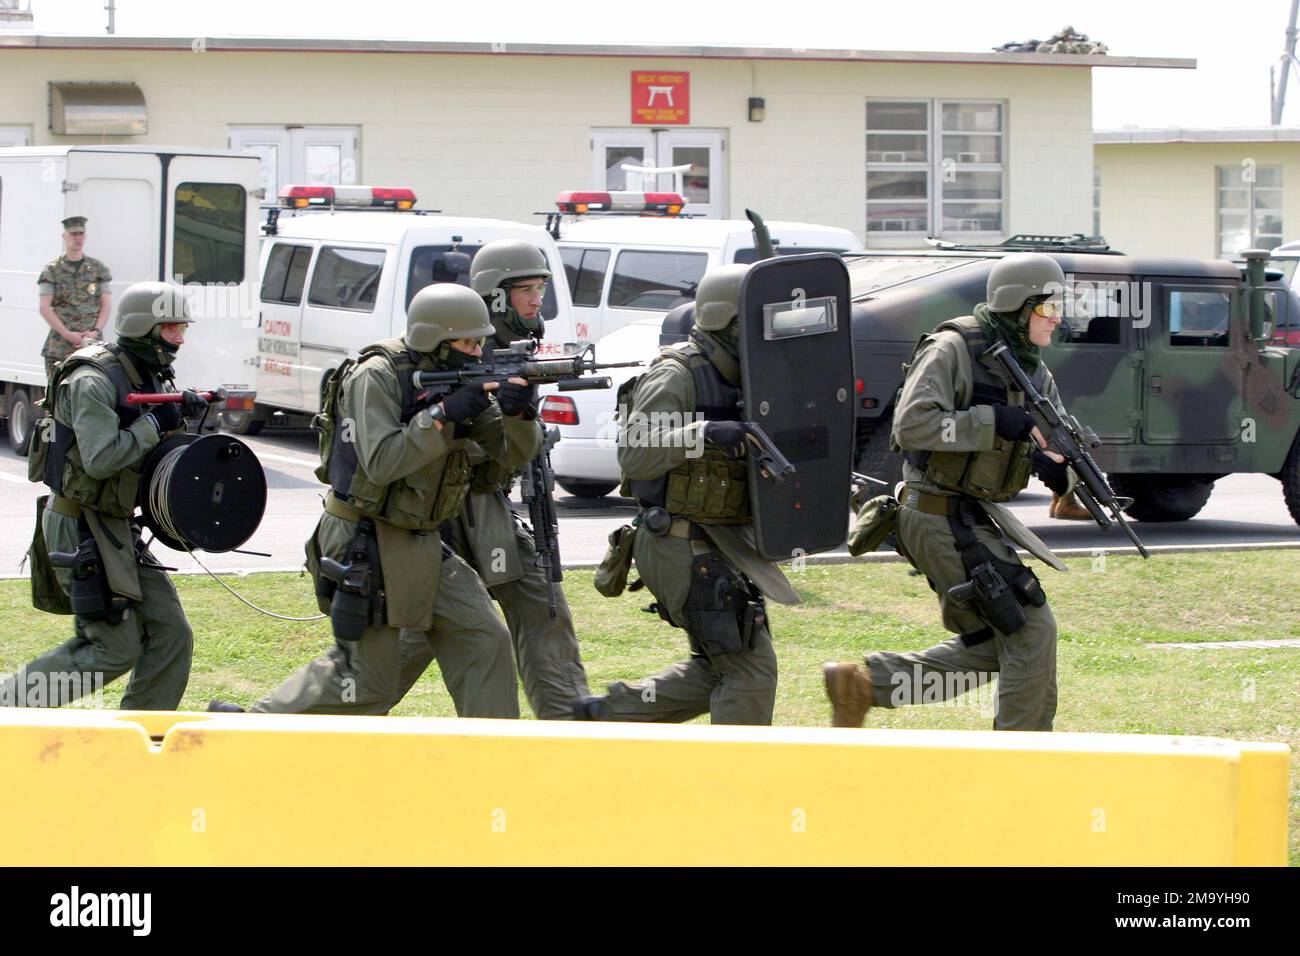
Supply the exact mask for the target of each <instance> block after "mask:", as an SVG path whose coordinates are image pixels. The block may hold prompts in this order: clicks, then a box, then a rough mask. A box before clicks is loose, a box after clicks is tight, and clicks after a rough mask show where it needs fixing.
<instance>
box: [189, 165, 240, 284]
mask: <svg viewBox="0 0 1300 956" xmlns="http://www.w3.org/2000/svg"><path fill="white" fill-rule="evenodd" d="M247 200H248V196H247V194H246V193H245V192H244V187H243V186H239V185H235V184H232V183H181V184H180V185H179V186H177V187H176V207H175V211H174V218H173V220H172V226H173V229H174V236H173V239H174V242H173V244H172V272H173V273H175V275H176V276H177V279H176V281H178V282H182V283H185V282H202V283H214V282H243V281H244V208H245V203H246V202H247Z"/></svg>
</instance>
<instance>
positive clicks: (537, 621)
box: [402, 239, 589, 720]
mask: <svg viewBox="0 0 1300 956" xmlns="http://www.w3.org/2000/svg"><path fill="white" fill-rule="evenodd" d="M550 278H551V270H550V269H548V268H547V266H546V256H545V255H544V254H543V253H542V251H541V250H540V249H538V248H537V246H535V245H533V244H532V243H530V242H526V241H524V240H522V239H496V240H493V241H492V242H489V243H487V244H486V245H484V246H483V248H482V249H480V250H479V251H478V254H477V255H475V256H474V262H473V266H472V269H471V272H470V285H471V287H472V288H473V290H474V291H475V292H476V293H477V294H479V295H480V296H482V297H483V299H484V301H485V302H486V304H487V306H488V311H489V312H490V314H491V316H492V327H493V329H494V334H493V338H492V340H491V341H492V347H495V348H508V347H509V346H510V344H511V343H512V342H519V341H523V340H528V339H531V340H533V341H539V342H540V341H541V339H542V338H543V336H544V335H545V334H546V323H545V320H544V319H543V318H542V314H541V309H542V300H543V295H544V292H545V288H546V280H548V279H550ZM536 416H537V410H536V407H535V401H534V402H530V403H529V406H528V408H527V409H526V410H525V412H524V417H525V418H529V419H535V418H536ZM475 459H477V460H475ZM471 463H472V464H473V466H474V480H473V485H472V486H471V489H470V492H469V495H468V497H467V499H466V503H465V509H464V511H462V512H461V513H460V514H459V515H457V516H456V517H454V518H452V519H451V520H450V521H448V522H447V523H446V524H445V525H444V526H443V533H444V536H445V539H446V540H447V542H448V543H449V544H450V545H451V546H452V548H453V549H454V550H455V552H456V553H457V554H458V555H460V556H461V557H462V558H464V559H465V561H466V562H468V563H469V566H470V567H472V568H473V569H474V570H475V571H476V572H478V575H479V577H481V578H482V579H483V582H484V583H485V584H486V585H487V588H488V591H489V593H491V595H492V597H493V598H494V599H495V600H496V602H497V603H498V604H500V605H501V610H502V612H503V613H504V614H505V618H506V624H507V625H508V626H509V628H510V637H511V640H512V641H513V643H514V649H515V663H516V666H517V667H518V669H519V677H520V679H521V680H522V681H523V684H524V695H525V696H526V697H527V698H528V705H529V707H531V708H532V711H533V713H534V714H535V715H536V716H537V717H538V718H539V719H541V720H569V719H571V718H572V716H573V701H574V699H575V698H578V697H585V696H586V695H587V694H588V693H589V691H588V688H587V672H586V671H585V670H584V669H583V666H582V657H581V654H580V653H579V651H578V638H577V635H576V634H575V633H574V629H573V615H572V614H571V613H570V611H569V602H568V601H567V600H566V599H565V597H564V591H563V589H562V588H560V587H559V586H558V585H557V586H556V587H555V608H556V614H555V617H554V618H552V617H551V612H550V594H551V591H550V582H549V580H548V573H547V570H546V568H544V567H542V566H541V565H540V564H538V561H537V547H536V544H535V543H534V541H533V535H532V533H531V532H530V531H529V530H528V529H527V528H526V527H524V526H523V524H522V522H520V521H519V519H518V518H517V517H516V516H515V514H514V512H513V511H512V510H511V508H510V502H509V497H508V496H509V494H510V489H511V486H512V484H513V481H514V475H515V472H514V471H507V470H505V469H503V468H502V467H501V466H500V465H499V464H497V463H496V462H493V461H491V460H487V459H486V458H485V457H484V456H483V455H482V454H473V457H472V458H471ZM431 660H432V654H431V653H430V650H429V645H428V642H427V641H423V640H421V639H420V635H419V634H418V633H417V632H403V634H402V694H403V695H405V693H406V691H407V690H409V689H410V688H411V687H412V686H413V685H414V684H415V682H416V681H417V680H419V678H420V675H421V674H422V673H423V672H424V670H425V668H427V667H428V665H429V663H430V662H431Z"/></svg>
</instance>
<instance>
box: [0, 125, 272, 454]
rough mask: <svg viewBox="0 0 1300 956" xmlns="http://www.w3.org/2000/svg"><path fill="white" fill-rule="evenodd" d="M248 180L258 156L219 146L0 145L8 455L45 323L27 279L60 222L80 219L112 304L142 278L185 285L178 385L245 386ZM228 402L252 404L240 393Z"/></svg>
mask: <svg viewBox="0 0 1300 956" xmlns="http://www.w3.org/2000/svg"><path fill="white" fill-rule="evenodd" d="M258 183H259V164H258V159H257V157H255V156H247V155H244V154H241V153H232V152H229V151H226V150H204V149H193V148H189V147H166V146H37V147H6V148H0V328H3V330H4V331H3V339H2V341H0V416H3V417H4V418H5V420H6V422H7V431H8V433H9V441H10V443H11V444H12V445H13V447H14V449H15V450H16V451H17V452H18V453H19V454H24V455H25V454H26V453H27V446H28V442H29V440H30V437H31V423H32V420H33V409H32V405H33V403H34V402H35V401H37V400H39V399H40V398H41V396H42V395H43V394H44V390H45V366H44V360H43V359H42V358H41V347H42V346H43V345H44V343H45V337H46V335H47V334H48V332H49V326H48V325H47V324H46V322H45V320H44V319H43V318H41V314H40V304H39V297H38V293H37V288H36V279H37V277H38V276H39V275H40V273H41V270H42V269H43V268H44V267H45V265H46V264H47V263H48V262H50V261H51V260H53V259H55V258H56V257H57V256H59V255H60V254H62V252H63V244H62V238H61V236H62V229H63V227H62V226H61V224H60V223H61V221H62V220H63V219H65V218H67V217H68V216H85V217H86V219H87V224H86V255H88V256H91V257H93V258H95V259H99V260H100V261H101V262H103V263H104V264H105V265H106V266H108V268H109V271H110V272H112V274H113V282H112V284H111V285H110V287H109V290H108V291H109V292H111V293H112V294H113V296H114V299H116V298H117V297H118V296H120V294H121V293H122V291H123V290H124V289H125V288H126V287H127V286H129V285H131V284H132V283H135V282H140V281H143V280H157V279H169V280H172V281H178V282H180V283H182V284H183V285H184V286H185V288H186V293H187V294H186V298H187V300H188V302H189V306H190V309H191V312H192V313H193V314H194V316H195V318H196V320H197V321H196V322H195V324H194V325H192V326H191V327H190V329H189V331H188V332H187V333H186V339H185V347H184V348H183V349H182V350H181V352H180V354H179V355H178V356H177V361H176V380H177V383H178V384H181V385H185V386H195V387H200V388H215V387H217V386H219V385H226V386H238V385H240V384H241V383H243V382H247V373H246V369H245V368H244V367H243V365H242V364H241V358H242V356H241V354H240V346H239V342H240V337H241V336H248V335H251V332H252V322H253V315H254V308H253V304H254V299H255V290H256V288H257V285H256V280H257V254H258V232H257V219H258V215H257V201H256V200H257V198H258V192H259V186H258ZM111 330H112V326H111V324H110V326H109V329H108V333H109V334H106V335H105V340H107V341H111V340H112V336H111ZM241 376H242V377H241ZM236 401H237V402H239V403H246V404H247V405H249V406H250V407H251V405H252V400H251V396H250V395H248V394H247V393H242V392H241V394H240V397H239V398H238V399H237V400H236ZM231 404H233V403H231Z"/></svg>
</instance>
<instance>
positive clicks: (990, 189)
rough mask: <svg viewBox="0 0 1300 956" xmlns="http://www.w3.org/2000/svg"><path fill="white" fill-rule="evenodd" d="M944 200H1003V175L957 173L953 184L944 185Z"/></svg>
mask: <svg viewBox="0 0 1300 956" xmlns="http://www.w3.org/2000/svg"><path fill="white" fill-rule="evenodd" d="M943 198H944V199H1001V198H1002V174H1001V173H957V175H956V178H955V179H954V181H953V182H950V183H947V182H946V183H944V184H943ZM945 205H947V204H946V203H945Z"/></svg>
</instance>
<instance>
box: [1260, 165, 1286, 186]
mask: <svg viewBox="0 0 1300 956" xmlns="http://www.w3.org/2000/svg"><path fill="white" fill-rule="evenodd" d="M1255 186H1256V188H1258V187H1260V186H1264V187H1273V188H1275V189H1280V188H1281V187H1282V167H1281V166H1257V167H1256V168H1255Z"/></svg>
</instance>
